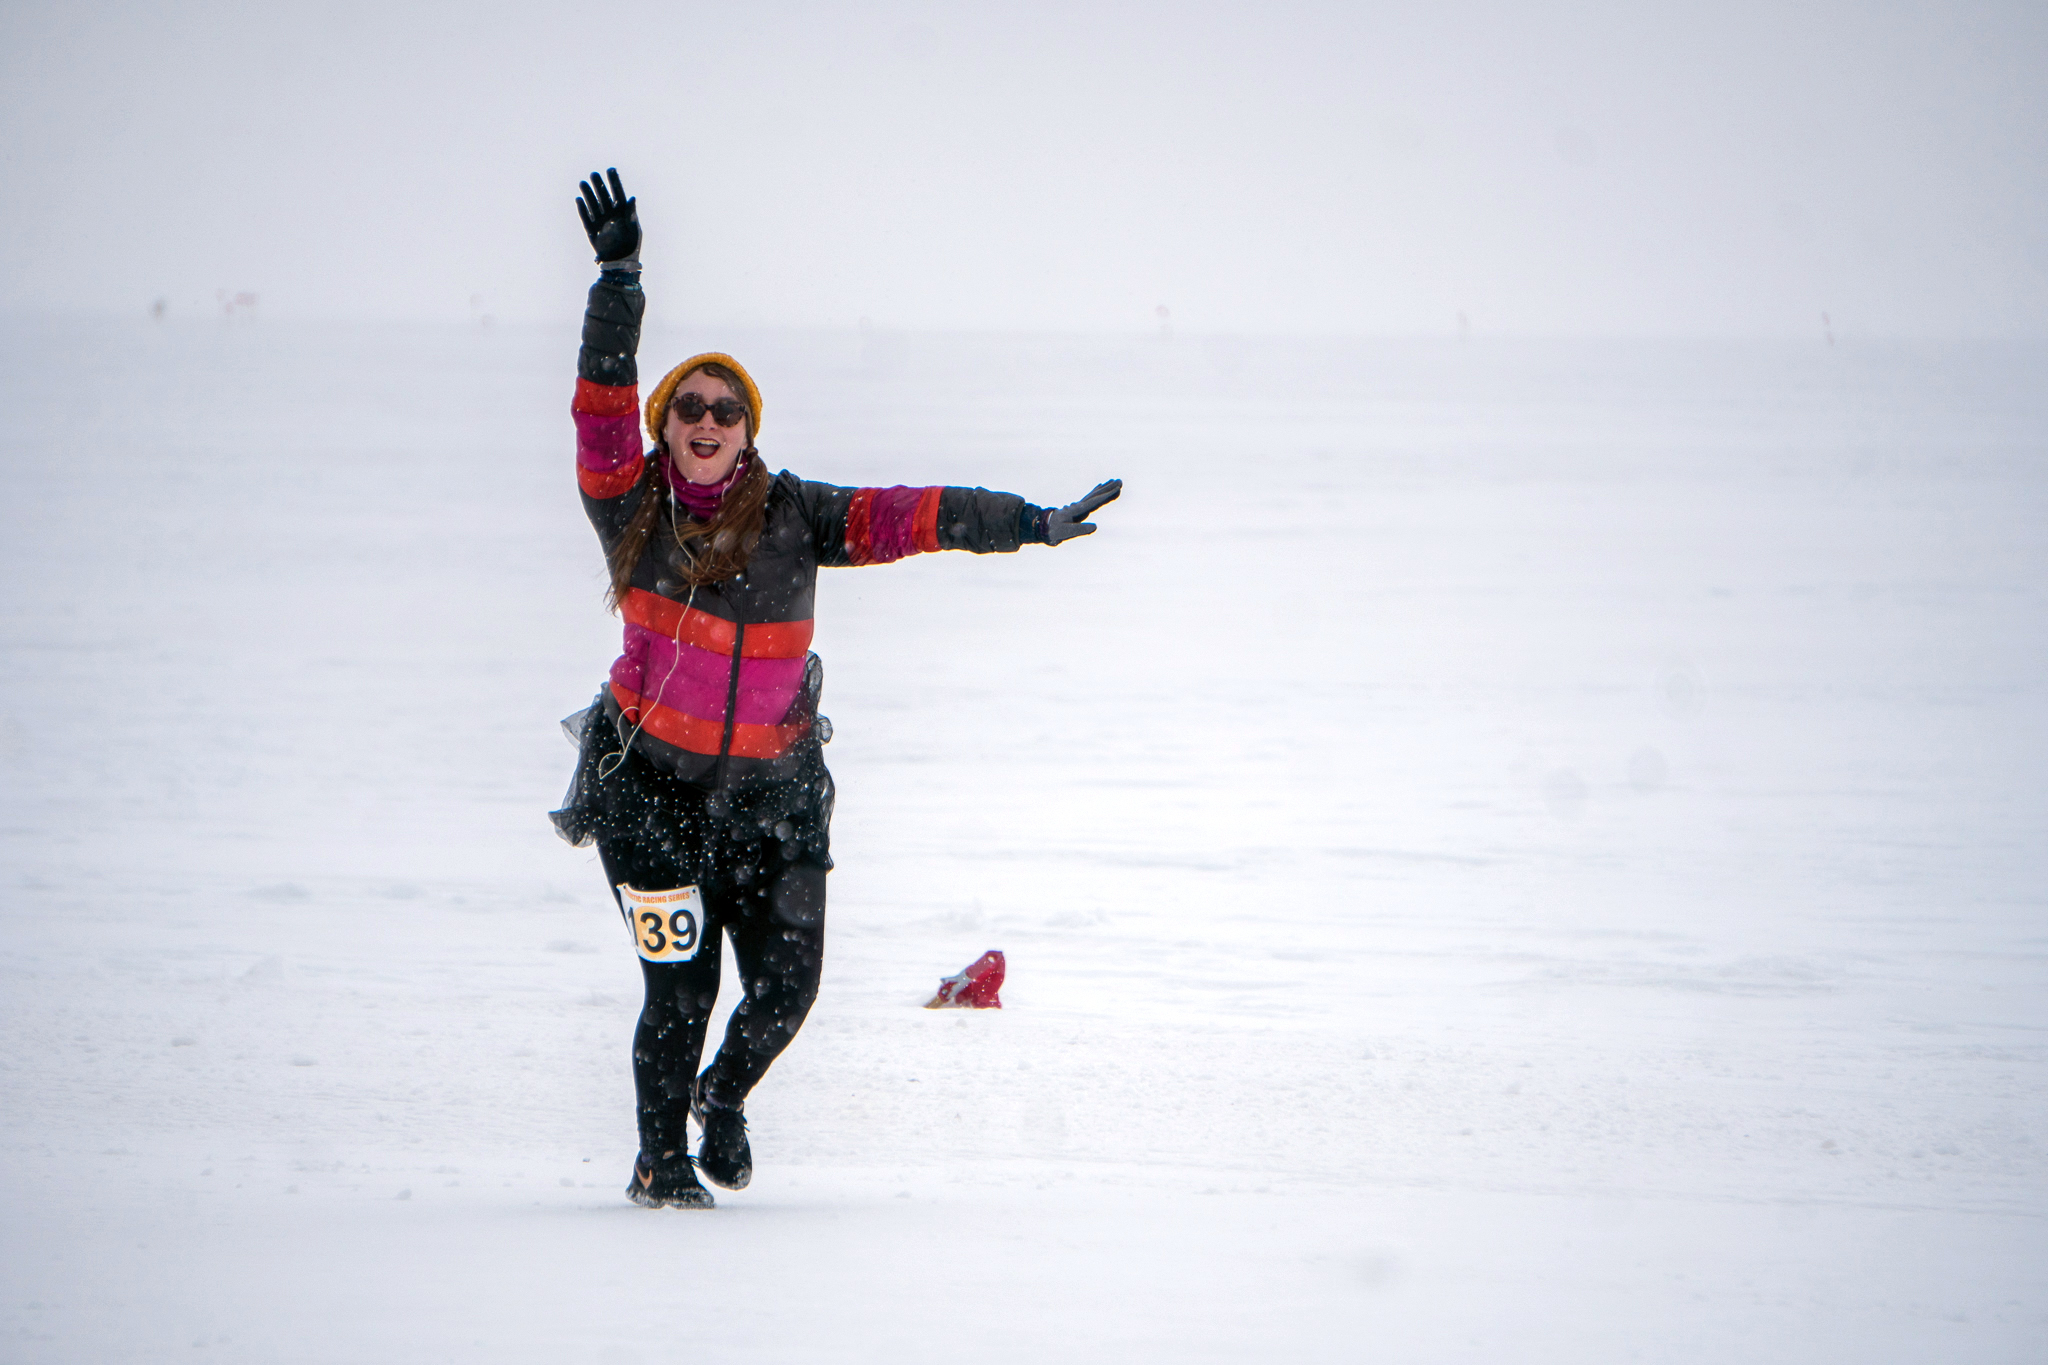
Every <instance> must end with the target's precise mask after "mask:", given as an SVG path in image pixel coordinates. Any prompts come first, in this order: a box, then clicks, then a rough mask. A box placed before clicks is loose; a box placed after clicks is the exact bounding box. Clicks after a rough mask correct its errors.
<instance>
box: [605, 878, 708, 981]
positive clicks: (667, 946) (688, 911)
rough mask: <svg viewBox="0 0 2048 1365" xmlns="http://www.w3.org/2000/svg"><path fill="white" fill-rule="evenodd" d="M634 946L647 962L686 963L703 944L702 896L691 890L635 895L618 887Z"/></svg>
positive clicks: (691, 888)
mask: <svg viewBox="0 0 2048 1365" xmlns="http://www.w3.org/2000/svg"><path fill="white" fill-rule="evenodd" d="M619 899H620V901H621V902H622V904H623V905H624V908H625V912H626V923H627V925H628V926H630V927H631V929H632V931H633V946H634V947H635V948H636V949H638V950H639V952H640V956H642V957H644V958H646V959H647V960H648V961H649V962H689V961H691V960H692V959H694V958H695V957H696V956H697V949H698V947H699V946H701V945H702V944H703V942H704V894H703V893H702V892H701V891H699V890H698V889H697V888H696V887H694V886H685V887H682V888H680V889H678V890H675V891H637V890H635V889H634V888H632V887H630V886H628V885H626V884H625V883H624V882H620V883H619Z"/></svg>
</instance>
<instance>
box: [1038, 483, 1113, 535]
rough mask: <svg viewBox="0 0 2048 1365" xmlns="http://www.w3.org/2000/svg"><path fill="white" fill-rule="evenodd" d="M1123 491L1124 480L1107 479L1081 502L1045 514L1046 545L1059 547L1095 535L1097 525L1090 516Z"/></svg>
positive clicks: (1091, 490) (1097, 485)
mask: <svg viewBox="0 0 2048 1365" xmlns="http://www.w3.org/2000/svg"><path fill="white" fill-rule="evenodd" d="M1123 491H1124V481H1123V480H1122V479H1107V480H1105V481H1103V482H1102V483H1098V484H1096V485H1095V487H1093V488H1091V489H1089V490H1088V496H1087V497H1085V498H1083V499H1081V500H1080V501H1079V502H1070V503H1068V504H1067V505H1066V506H1065V507H1055V508H1053V509H1052V510H1051V511H1049V512H1047V513H1046V514H1045V543H1046V544H1048V545H1057V544H1059V543H1060V542H1061V541H1063V540H1072V539H1073V538H1074V537H1075V536H1086V535H1093V534H1094V533H1095V523H1094V522H1092V521H1090V520H1088V515H1089V514H1090V513H1091V512H1093V511H1094V510H1095V509H1096V508H1098V507H1101V506H1103V505H1104V504H1106V503H1112V502H1115V501H1116V499H1117V495H1118V494H1119V493H1121V492H1123Z"/></svg>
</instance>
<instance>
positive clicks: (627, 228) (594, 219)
mask: <svg viewBox="0 0 2048 1365" xmlns="http://www.w3.org/2000/svg"><path fill="white" fill-rule="evenodd" d="M610 175H611V178H612V183H611V188H610V189H609V190H607V189H606V188H605V183H604V180H603V178H602V177H600V176H599V175H598V173H597V172H596V171H592V172H591V173H590V179H588V180H586V181H584V182H583V183H582V184H581V185H580V186H579V187H578V188H579V189H580V190H581V191H582V196H581V197H580V198H579V199H577V201H576V212H577V213H578V214H579V215H580V216H581V217H582V219H583V230H584V231H585V232H587V233H589V234H590V249H591V250H592V251H595V252H596V253H597V260H598V264H599V265H601V266H603V267H604V268H605V269H607V270H614V269H623V268H625V267H629V266H637V265H639V264H640V215H639V213H638V211H636V210H635V209H634V207H633V203H634V201H633V200H631V199H628V198H627V197H626V187H625V186H624V185H621V184H620V183H619V173H618V172H617V171H616V170H614V171H611V172H610Z"/></svg>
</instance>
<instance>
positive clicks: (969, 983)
mask: <svg viewBox="0 0 2048 1365" xmlns="http://www.w3.org/2000/svg"><path fill="white" fill-rule="evenodd" d="M1002 984H1003V955H1002V954H1001V953H999V952H997V951H996V950H995V949H993V948H991V949H989V950H988V951H987V952H985V953H983V954H982V955H981V956H980V957H977V958H976V959H974V964H973V965H972V966H970V967H969V968H968V969H967V970H966V971H964V972H957V973H955V974H954V975H952V976H949V977H947V978H946V979H945V980H943V981H941V982H940V983H939V993H938V994H937V995H935V996H933V997H932V998H931V999H929V1000H927V1001H925V1005H924V1007H925V1008H926V1009H928V1010H999V1009H1001V1008H1002V1007H1003V1002H1002V1000H1001V999H1000V998H998V997H997V995H996V992H997V991H998V990H1000V989H1001V988H1002Z"/></svg>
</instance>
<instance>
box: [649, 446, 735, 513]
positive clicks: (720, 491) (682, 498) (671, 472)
mask: <svg viewBox="0 0 2048 1365" xmlns="http://www.w3.org/2000/svg"><path fill="white" fill-rule="evenodd" d="M748 459H749V457H748V456H745V455H742V456H741V457H740V458H739V459H738V460H737V461H735V462H734V464H733V467H732V473H730V474H728V475H726V476H725V481H724V482H723V483H691V482H690V481H689V480H688V479H686V478H684V477H683V476H682V475H681V474H678V473H677V472H676V467H675V465H674V464H673V463H671V462H670V460H669V458H668V456H666V455H663V456H662V457H661V473H662V476H663V477H664V478H666V479H667V480H668V486H669V491H670V492H672V493H674V494H675V495H676V501H677V502H679V503H681V504H682V505H683V510H684V511H685V512H688V513H689V514H690V515H691V516H693V517H695V518H696V519H697V520H698V521H709V520H711V518H712V517H713V516H714V515H715V514H716V513H717V511H718V504H720V503H721V502H724V501H725V494H726V490H727V489H729V488H731V487H732V486H733V485H734V484H736V483H738V482H739V481H740V477H741V476H742V475H743V474H745V473H746V472H747V460H748Z"/></svg>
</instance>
